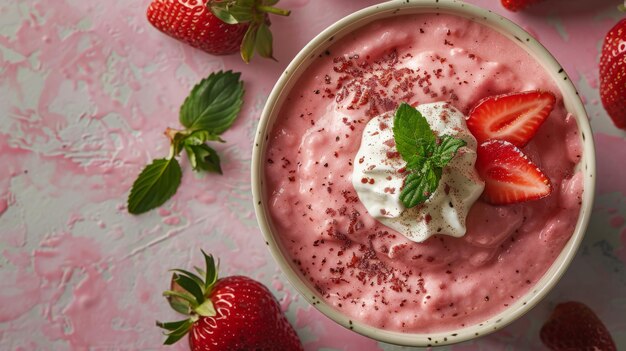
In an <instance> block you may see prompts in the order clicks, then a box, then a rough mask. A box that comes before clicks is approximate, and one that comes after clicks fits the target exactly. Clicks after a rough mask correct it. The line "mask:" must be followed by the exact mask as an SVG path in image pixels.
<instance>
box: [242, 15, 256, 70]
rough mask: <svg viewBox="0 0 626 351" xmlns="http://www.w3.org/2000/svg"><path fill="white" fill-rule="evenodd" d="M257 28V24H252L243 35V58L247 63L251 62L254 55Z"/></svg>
mask: <svg viewBox="0 0 626 351" xmlns="http://www.w3.org/2000/svg"><path fill="white" fill-rule="evenodd" d="M257 28H258V25H257V24H251V25H250V27H248V30H247V31H246V34H245V35H244V36H243V40H242V41H241V59H242V60H243V61H244V62H245V63H250V59H252V56H253V55H254V48H255V46H256V36H257Z"/></svg>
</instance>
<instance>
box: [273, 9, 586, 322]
mask: <svg viewBox="0 0 626 351" xmlns="http://www.w3.org/2000/svg"><path fill="white" fill-rule="evenodd" d="M521 39H522V40H525V38H521ZM533 89H543V90H549V91H552V92H554V93H555V94H556V96H557V105H556V107H555V109H554V111H553V112H552V114H551V115H550V117H549V118H548V119H547V121H546V122H545V124H544V125H543V126H542V127H541V129H540V130H539V132H538V134H537V135H536V136H535V138H534V139H533V140H532V141H531V142H530V143H529V144H528V145H527V146H526V147H525V148H524V152H525V153H526V154H527V155H528V156H529V157H530V158H531V159H532V160H533V161H534V162H535V163H536V164H537V165H538V166H539V167H540V168H541V169H542V170H543V171H544V173H545V174H546V175H547V176H548V177H549V178H550V180H551V182H552V186H553V192H552V194H551V195H550V196H549V197H547V198H545V199H542V200H539V201H533V202H527V203H521V204H515V205H509V206H491V205H489V204H487V203H485V202H483V201H482V200H479V201H478V202H477V203H475V204H474V206H473V207H472V208H471V210H470V212H469V215H468V219H467V226H468V228H467V234H466V235H465V236H464V237H462V238H453V237H450V236H446V235H440V236H435V237H432V238H430V239H429V240H427V241H426V242H424V243H414V242H412V241H409V240H407V239H406V238H405V237H404V236H402V235H401V234H398V233H397V232H395V231H393V230H391V229H389V228H387V227H386V226H384V225H382V224H380V223H378V222H377V221H376V220H375V219H373V218H372V217H371V216H370V215H369V214H368V213H367V211H366V210H365V208H364V207H363V205H362V204H361V203H360V202H359V200H358V197H357V195H356V193H355V190H354V188H353V186H352V184H351V180H350V178H351V172H352V163H353V162H354V159H353V158H354V155H356V153H357V150H358V148H359V144H360V142H361V133H362V130H363V128H364V127H365V124H366V123H367V121H369V119H370V118H371V117H373V116H375V115H377V114H380V113H383V112H386V111H390V110H393V109H395V107H396V106H397V105H398V104H399V103H400V102H402V101H407V102H409V103H411V104H416V103H420V104H421V103H429V102H435V101H449V102H450V103H451V104H452V105H454V106H455V107H456V108H458V109H459V110H460V111H462V112H463V113H465V114H466V115H467V113H468V112H469V110H470V109H471V108H472V107H473V106H474V105H475V104H476V103H477V102H478V101H479V100H480V99H482V98H484V97H487V96H490V95H494V94H502V93H510V92H516V91H525V90H533ZM268 143H269V144H268V151H267V154H266V160H265V162H266V164H265V177H266V178H265V179H266V183H265V187H266V191H267V194H268V200H269V210H270V213H271V218H272V220H273V223H274V225H275V228H276V230H277V231H278V235H279V237H280V240H281V245H282V247H283V251H284V253H285V255H286V256H287V257H288V258H289V259H290V260H291V261H292V262H293V265H294V267H295V268H296V270H298V271H299V272H300V273H301V275H302V277H303V279H304V280H306V281H307V282H309V284H310V285H311V287H312V288H314V289H316V290H317V291H318V292H319V293H320V295H321V296H322V297H323V299H324V300H325V301H326V302H327V303H329V304H330V305H332V306H334V307H335V308H336V309H337V310H339V311H341V312H342V313H345V314H346V315H348V316H350V317H351V318H353V319H354V320H357V321H361V322H364V323H366V324H369V325H372V326H375V327H379V328H384V329H388V330H395V331H403V332H433V331H444V330H450V329H454V328H458V327H463V326H469V325H472V324H475V323H480V322H481V321H484V320H486V319H488V318H489V317H491V316H493V315H495V314H497V313H498V312H500V311H502V310H504V309H505V308H507V306H509V305H510V304H511V303H513V302H515V301H516V300H518V299H519V298H520V297H521V296H522V295H524V294H525V293H526V292H528V291H529V289H531V288H532V287H533V285H534V284H535V283H536V282H537V281H538V280H539V279H540V278H541V277H542V275H543V274H544V273H545V272H546V270H547V269H548V268H549V267H550V265H551V264H552V262H553V261H554V260H555V258H556V256H557V255H558V254H559V252H560V251H561V250H562V248H563V246H564V245H565V243H566V242H567V241H568V239H569V238H570V236H571V235H572V232H573V229H574V227H575V223H576V221H577V218H578V213H579V210H580V198H581V194H582V178H581V175H580V173H575V172H574V166H575V165H576V164H577V163H578V161H579V159H580V153H581V147H580V142H579V137H578V130H577V126H576V123H575V121H574V119H573V117H571V116H569V115H568V113H567V111H566V110H565V108H564V106H563V101H562V97H561V95H560V94H559V92H558V90H557V88H556V85H555V84H554V82H553V81H552V80H551V78H550V77H549V76H548V74H547V73H546V72H545V70H544V69H543V68H542V67H540V66H539V64H537V62H535V60H534V59H533V58H531V57H530V56H529V55H528V54H527V53H526V52H525V51H524V50H523V49H522V48H520V47H519V46H518V44H517V43H515V42H513V41H511V40H508V39H506V38H505V37H504V36H502V35H501V34H499V33H497V32H495V31H493V30H491V29H489V28H487V27H485V26H482V25H479V24H476V23H473V22H471V21H469V20H466V19H463V18H460V17H456V16H451V15H435V14H428V15H412V16H404V17H398V18H394V19H392V20H384V21H378V22H374V23H372V24H369V25H367V26H365V27H363V28H361V29H359V30H357V31H355V32H353V33H351V34H350V35H348V36H346V37H344V38H342V39H341V40H338V41H337V42H336V43H334V44H333V45H332V46H331V47H330V48H329V50H328V51H327V52H326V53H324V54H322V55H320V57H317V58H315V59H314V61H313V62H311V65H310V67H309V68H308V69H307V70H306V72H305V73H304V74H303V75H302V77H300V78H299V80H298V82H297V83H296V84H295V86H294V88H293V89H292V91H291V92H290V94H289V97H288V99H287V101H286V102H285V103H284V105H283V107H282V110H281V111H280V115H279V117H278V120H277V122H276V124H275V125H274V127H273V130H272V132H271V135H270V138H269V141H268Z"/></svg>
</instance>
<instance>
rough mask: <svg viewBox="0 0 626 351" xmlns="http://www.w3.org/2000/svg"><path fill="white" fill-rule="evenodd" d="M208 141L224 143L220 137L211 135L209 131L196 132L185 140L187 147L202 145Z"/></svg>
mask: <svg viewBox="0 0 626 351" xmlns="http://www.w3.org/2000/svg"><path fill="white" fill-rule="evenodd" d="M207 141H219V142H220V143H223V142H224V140H223V139H222V138H220V136H219V135H217V134H213V133H210V132H209V131H208V130H196V131H194V132H192V133H191V134H189V135H188V136H186V137H185V139H184V142H185V144H186V145H202V144H204V143H206V142H207Z"/></svg>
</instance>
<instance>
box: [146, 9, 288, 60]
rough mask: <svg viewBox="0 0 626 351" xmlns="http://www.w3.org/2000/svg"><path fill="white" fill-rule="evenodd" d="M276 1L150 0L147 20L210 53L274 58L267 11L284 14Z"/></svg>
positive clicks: (167, 32) (248, 58) (170, 34)
mask: <svg viewBox="0 0 626 351" xmlns="http://www.w3.org/2000/svg"><path fill="white" fill-rule="evenodd" d="M277 2H278V1H277V0H153V1H152V3H151V4H150V6H149V7H148V11H147V17H148V21H149V22H150V23H151V24H152V25H153V26H154V27H156V28H157V29H158V30H160V31H161V32H163V33H165V34H167V35H169V36H171V37H173V38H176V39H178V40H180V41H182V42H185V43H187V44H189V45H191V46H193V47H195V48H199V49H202V50H204V51H206V52H208V53H209V54H213V55H229V54H233V53H235V52H237V51H238V50H239V51H240V52H241V57H242V58H243V60H244V61H245V62H249V61H250V59H251V58H252V56H253V55H254V52H255V51H256V52H258V54H259V55H260V56H262V57H266V58H272V59H273V58H274V56H273V48H272V47H273V38H272V32H271V31H270V29H269V20H268V18H267V14H268V13H273V14H277V15H281V16H288V15H289V13H290V12H289V11H286V10H282V9H278V8H275V7H273V5H274V4H276V3H277Z"/></svg>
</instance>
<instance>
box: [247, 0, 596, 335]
mask: <svg viewBox="0 0 626 351" xmlns="http://www.w3.org/2000/svg"><path fill="white" fill-rule="evenodd" d="M425 12H430V13H436V12H439V13H448V14H452V15H457V16H461V17H466V18H470V19H471V20H473V21H475V22H478V23H481V24H483V25H486V26H488V27H490V28H492V29H495V30H496V31H498V32H500V33H501V34H503V35H505V36H506V37H508V38H509V39H510V40H513V41H515V40H517V41H518V45H520V46H521V47H522V48H523V49H524V50H525V51H527V52H528V53H529V54H530V55H531V56H532V57H533V58H534V59H535V60H537V62H539V63H540V64H541V65H542V66H543V68H544V69H545V70H546V72H547V73H548V74H549V75H550V76H551V77H552V78H553V79H554V81H555V84H556V85H557V87H558V88H559V90H560V92H561V94H562V96H563V101H564V103H565V106H566V109H567V111H569V112H570V113H572V114H573V115H574V118H575V119H576V122H577V125H578V129H579V136H580V139H581V145H582V148H583V153H582V154H583V156H582V159H581V160H580V162H579V164H578V167H579V169H580V171H581V172H582V173H583V176H584V178H583V182H584V186H583V189H584V191H583V199H582V202H583V204H582V206H581V210H580V213H579V216H578V221H577V223H576V227H575V229H574V232H573V233H572V236H571V237H570V239H569V240H568V242H567V243H566V245H565V247H564V248H563V250H562V251H561V253H560V254H559V256H557V258H556V259H555V260H554V262H553V263H552V265H551V266H550V267H549V269H548V270H547V271H546V273H544V275H543V276H542V278H541V279H540V280H539V281H538V282H537V283H536V284H535V285H534V287H533V288H532V289H531V290H530V291H528V292H527V293H526V294H525V295H524V296H522V297H520V298H519V299H517V300H516V302H515V303H513V304H511V306H509V307H507V308H506V309H504V310H503V311H501V312H500V313H498V314H496V315H494V316H491V317H490V318H489V319H487V320H486V321H483V322H482V323H479V324H474V325H470V326H465V327H463V328H459V329H453V330H448V331H445V332H435V333H402V332H396V331H389V330H384V329H380V328H376V327H373V326H370V325H367V324H365V323H362V322H359V321H353V320H351V319H350V317H348V316H347V315H345V314H343V313H341V312H339V311H337V310H335V309H334V308H333V307H332V306H331V305H329V304H327V303H326V302H325V301H324V300H323V299H321V298H320V297H319V293H317V291H315V290H313V289H311V288H309V287H308V286H307V285H306V283H304V282H303V281H302V279H301V278H300V276H299V274H298V272H296V271H295V270H294V269H293V267H292V266H291V264H290V263H289V262H288V260H287V258H286V256H285V255H283V254H282V251H281V249H280V243H279V242H278V241H277V240H276V238H275V237H274V235H273V231H272V227H271V219H270V215H269V213H268V211H267V208H266V202H265V201H263V199H264V192H265V191H264V187H263V177H264V176H263V165H264V162H262V161H261V160H262V159H263V155H264V154H265V150H266V141H267V140H268V138H269V132H270V127H272V123H273V122H274V120H273V119H272V117H275V116H274V114H275V113H278V111H279V108H280V107H281V106H280V104H279V102H280V101H279V100H280V99H281V97H284V95H285V94H283V93H284V92H288V89H287V86H288V85H289V83H294V82H295V81H297V79H298V78H299V74H297V75H294V74H296V73H302V72H301V71H302V70H303V67H304V68H306V67H307V66H308V62H307V60H308V59H310V58H313V57H315V54H316V53H317V52H319V51H320V50H322V49H324V48H325V47H327V46H329V45H330V44H331V42H332V41H333V39H335V36H336V35H339V34H343V35H345V34H346V33H345V32H346V31H347V30H348V29H349V28H351V27H354V28H358V27H361V26H364V25H366V24H367V23H370V22H372V21H375V20H378V19H381V18H387V17H391V16H395V15H406V14H415V13H425ZM342 32H344V33H342ZM299 70H300V71H299ZM555 72H556V73H555ZM274 119H275V118H274ZM595 172H596V165H595V148H594V143H593V137H592V132H591V126H590V124H589V120H588V117H587V113H586V111H585V108H584V105H583V103H582V100H581V99H580V96H579V95H578V92H577V90H576V88H575V87H574V84H573V83H572V81H571V79H570V78H569V76H568V75H567V73H566V72H565V71H564V69H563V68H562V67H561V65H560V64H559V63H558V62H557V60H556V59H555V58H554V57H553V56H552V54H550V52H549V51H548V50H547V49H546V48H545V47H543V46H542V45H541V44H540V43H539V42H538V41H537V40H536V39H534V38H533V37H532V36H531V35H530V34H529V33H527V32H526V31H525V30H523V29H522V28H521V27H520V26H518V25H517V24H515V23H513V22H512V21H510V20H508V19H506V18H504V17H502V16H500V15H499V14H496V13H494V12H492V11H490V10H487V9H483V8H480V7H478V6H475V5H470V4H467V3H464V2H461V1H457V0H392V1H388V2H385V3H381V4H377V5H373V6H370V7H367V8H364V9H362V10H359V11H357V12H354V13H352V14H350V15H348V16H346V17H343V18H342V19H340V20H339V21H337V22H335V23H334V24H332V25H331V26H329V27H328V28H326V29H325V30H324V31H322V32H321V33H320V34H318V35H317V36H316V37H315V38H313V39H312V40H311V41H310V42H308V43H307V44H306V45H305V46H304V48H303V49H302V50H301V51H300V52H299V53H298V54H297V55H296V56H295V58H294V59H293V60H292V61H291V62H290V64H289V65H288V66H287V68H286V69H285V71H284V72H283V74H282V75H281V76H280V78H279V79H278V81H277V83H276V85H275V86H274V88H273V89H272V91H271V93H270V95H269V97H268V100H267V102H266V104H265V107H264V109H263V112H262V114H261V118H260V121H259V124H258V126H257V132H256V136H255V140H254V145H253V154H252V165H251V176H252V195H253V201H254V209H255V213H256V217H257V220H258V223H259V227H260V229H261V232H262V233H263V235H264V237H265V244H266V245H267V246H268V248H269V250H270V252H271V254H272V256H273V257H274V259H275V260H276V262H277V263H278V266H279V267H280V268H281V270H282V272H283V274H285V276H286V277H287V280H288V281H289V282H290V283H291V285H292V286H294V287H295V289H296V290H297V291H298V292H299V293H300V295H302V296H303V297H304V299H305V300H306V301H308V302H309V303H310V304H311V305H312V306H314V307H315V308H316V309H318V310H319V311H320V312H322V313H323V314H324V315H325V316H327V317H329V318H330V319H332V320H333V321H335V322H336V323H338V324H339V325H341V326H343V327H345V328H348V329H350V330H353V331H355V332H357V333H359V334H362V335H365V336H367V337H370V338H372V339H375V340H378V341H382V342H387V343H391V344H397V345H403V346H422V347H430V346H443V345H448V344H454V343H458V342H462V341H467V340H471V339H474V338H477V337H479V336H483V335H486V334H490V333H492V332H494V331H496V330H499V329H501V328H503V327H504V326H506V325H508V324H510V323H512V322H513V321H515V320H517V319H518V318H519V317H521V316H522V315H524V314H525V313H526V312H528V311H530V310H531V309H532V308H533V307H534V306H535V305H537V304H538V303H539V302H540V301H541V300H542V299H543V298H544V297H545V296H546V295H547V294H548V292H550V291H551V290H552V288H553V287H554V286H555V285H556V283H557V282H558V281H559V279H560V278H561V277H562V275H563V274H564V273H565V271H566V270H567V267H568V266H569V265H570V263H571V261H572V259H573V258H574V256H575V254H576V252H577V250H578V248H579V246H580V243H581V242H582V239H583V237H584V234H585V231H586V229H587V226H588V224H589V219H590V216H591V210H592V208H593V199H594V194H595V179H596V177H595Z"/></svg>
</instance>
